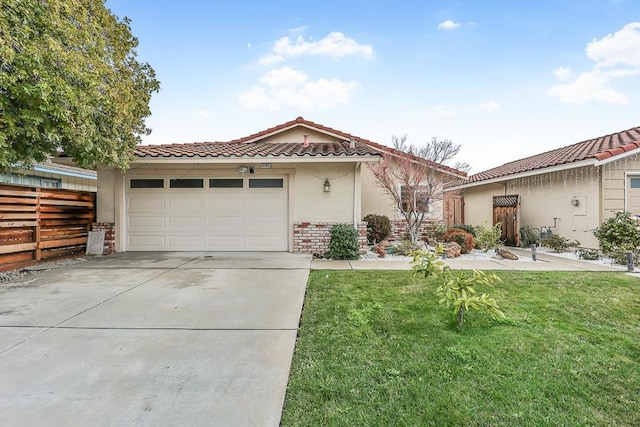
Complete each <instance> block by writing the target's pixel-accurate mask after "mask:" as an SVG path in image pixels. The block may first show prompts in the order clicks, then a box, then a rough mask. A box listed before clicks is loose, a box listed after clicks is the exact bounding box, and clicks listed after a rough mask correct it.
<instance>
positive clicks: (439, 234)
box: [424, 222, 447, 242]
mask: <svg viewBox="0 0 640 427" xmlns="http://www.w3.org/2000/svg"><path fill="white" fill-rule="evenodd" d="M446 231H447V226H446V225H444V224H443V223H441V222H430V223H429V224H427V225H426V226H425V227H424V235H425V236H426V237H428V238H430V239H433V240H435V241H436V242H442V239H443V236H444V233H445V232H446Z"/></svg>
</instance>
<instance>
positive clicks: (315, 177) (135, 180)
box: [97, 117, 465, 254]
mask: <svg viewBox="0 0 640 427" xmlns="http://www.w3.org/2000/svg"><path fill="white" fill-rule="evenodd" d="M382 153H391V154H392V155H398V156H410V155H407V154H404V153H401V152H399V151H396V150H394V149H391V148H389V147H386V146H384V145H381V144H377V143H375V142H372V141H368V140H365V139H362V138H359V137H356V136H353V135H351V134H348V133H345V132H341V131H338V130H335V129H332V128H329V127H326V126H323V125H319V124H316V123H314V122H311V121H308V120H304V119H303V118H302V117H298V118H297V119H295V120H292V121H289V122H286V123H283V124H281V125H278V126H275V127H273V128H270V129H266V130H264V131H262V132H258V133H255V134H253V135H250V136H247V137H244V138H240V139H236V140H233V141H229V142H203V143H188V144H170V145H148V146H138V147H137V149H136V151H135V158H134V160H133V162H132V164H131V168H130V169H129V170H128V171H127V172H126V173H121V172H120V171H118V170H114V169H111V168H105V167H100V168H98V201H97V203H98V209H97V221H98V223H99V224H98V226H99V227H100V228H105V227H106V228H107V229H108V228H112V229H113V230H114V231H115V240H116V241H115V249H116V251H118V252H121V251H171V250H179V251H202V250H211V251H290V252H301V253H317V254H322V253H324V252H325V251H326V250H327V248H328V243H329V229H330V227H331V226H332V225H333V224H337V223H348V224H353V225H354V227H356V228H357V229H358V230H359V233H360V236H361V237H360V241H361V245H366V224H365V223H363V221H362V219H363V217H364V216H365V215H367V214H369V213H376V214H385V215H387V216H389V217H390V219H391V220H393V221H394V222H395V223H396V224H397V221H398V220H400V218H401V217H400V215H399V213H398V212H397V211H396V208H395V207H394V205H393V202H392V200H391V199H390V198H389V197H388V196H387V195H386V194H385V193H384V192H383V191H382V190H381V189H380V188H378V187H377V186H376V185H375V182H374V181H373V177H372V175H371V172H370V171H369V170H368V167H367V164H370V163H372V162H379V161H381V158H382ZM411 157H413V156H411ZM415 161H419V162H427V163H429V164H430V165H433V167H435V168H439V169H440V170H442V171H443V173H444V174H447V176H452V177H455V178H458V179H459V178H460V177H463V176H465V174H464V173H463V172H460V171H457V170H455V169H450V168H447V167H444V166H439V165H436V164H434V163H432V162H428V161H426V160H424V159H419V158H415ZM437 209H439V211H438V210H437ZM437 209H435V210H433V212H434V213H433V218H432V219H434V220H441V219H442V208H441V207H437ZM401 231H402V230H401V227H396V233H400V232H401Z"/></svg>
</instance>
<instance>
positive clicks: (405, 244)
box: [393, 239, 420, 256]
mask: <svg viewBox="0 0 640 427" xmlns="http://www.w3.org/2000/svg"><path fill="white" fill-rule="evenodd" d="M418 249H420V245H418V244H417V243H413V242H412V241H411V240H410V239H405V240H402V241H401V242H400V243H399V244H398V245H396V246H394V248H393V252H394V253H396V254H398V255H405V256H410V255H411V254H412V253H413V252H414V251H416V250H418Z"/></svg>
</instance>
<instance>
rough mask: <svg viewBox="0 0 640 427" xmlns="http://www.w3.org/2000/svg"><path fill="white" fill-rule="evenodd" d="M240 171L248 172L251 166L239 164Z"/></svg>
mask: <svg viewBox="0 0 640 427" xmlns="http://www.w3.org/2000/svg"><path fill="white" fill-rule="evenodd" d="M238 172H239V173H247V172H249V167H248V166H238Z"/></svg>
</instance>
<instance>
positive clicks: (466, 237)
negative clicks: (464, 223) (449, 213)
mask: <svg viewBox="0 0 640 427" xmlns="http://www.w3.org/2000/svg"><path fill="white" fill-rule="evenodd" d="M443 238H444V241H445V242H447V243H449V242H456V243H457V244H459V245H460V252H462V253H463V254H466V253H469V252H471V251H472V250H473V248H474V247H475V246H476V242H475V240H474V239H473V235H471V234H470V233H467V232H466V231H464V230H461V229H459V228H450V229H448V230H447V232H446V233H444V236H443Z"/></svg>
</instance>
